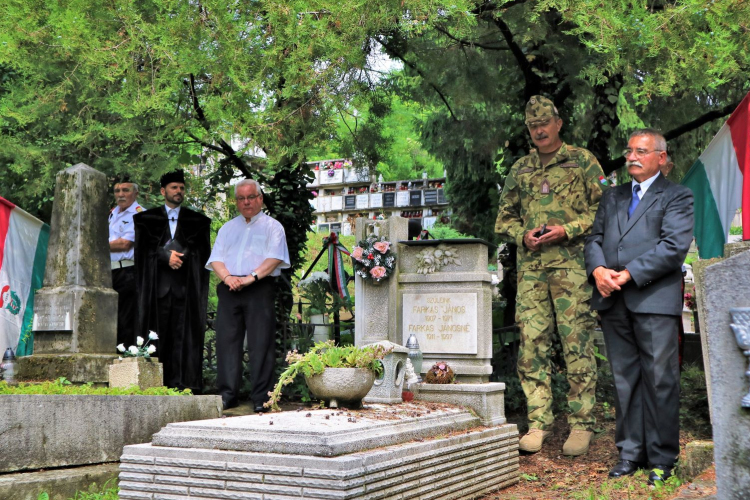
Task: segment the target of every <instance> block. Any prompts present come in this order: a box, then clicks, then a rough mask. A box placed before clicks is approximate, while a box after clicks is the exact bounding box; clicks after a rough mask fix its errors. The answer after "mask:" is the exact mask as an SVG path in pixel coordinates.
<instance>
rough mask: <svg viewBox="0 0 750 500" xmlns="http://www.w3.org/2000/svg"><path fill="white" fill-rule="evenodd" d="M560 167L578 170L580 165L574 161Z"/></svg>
mask: <svg viewBox="0 0 750 500" xmlns="http://www.w3.org/2000/svg"><path fill="white" fill-rule="evenodd" d="M558 167H560V168H576V167H578V163H576V162H574V161H567V162H565V163H561V164H559V165H558Z"/></svg>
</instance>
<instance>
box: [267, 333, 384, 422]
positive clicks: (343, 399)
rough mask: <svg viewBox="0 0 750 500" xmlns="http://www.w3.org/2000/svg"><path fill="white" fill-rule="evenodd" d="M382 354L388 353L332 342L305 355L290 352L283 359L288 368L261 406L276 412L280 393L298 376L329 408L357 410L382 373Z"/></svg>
mask: <svg viewBox="0 0 750 500" xmlns="http://www.w3.org/2000/svg"><path fill="white" fill-rule="evenodd" d="M386 354H388V350H387V349H385V348H384V347H383V346H381V345H371V346H364V347H355V346H343V347H340V346H335V345H333V341H328V342H319V343H317V344H315V346H313V347H312V348H311V349H310V350H309V351H308V352H306V353H305V354H299V353H297V351H293V352H290V353H288V354H287V356H286V360H287V362H288V363H289V366H288V367H287V369H286V370H284V372H283V373H282V374H281V375H280V376H279V381H278V382H277V383H276V387H274V390H273V392H272V393H271V394H270V396H271V399H269V401H268V402H266V403H265V405H264V406H266V407H267V408H272V409H274V410H279V406H278V403H279V400H280V398H281V391H282V389H283V388H284V386H285V385H288V384H291V383H292V381H293V380H294V379H295V378H296V377H297V375H299V374H302V375H304V377H305V381H306V382H307V385H308V388H309V389H310V391H311V392H312V393H313V394H314V395H315V396H317V397H318V398H320V399H323V400H325V401H327V402H328V403H329V405H330V406H331V407H334V408H335V407H339V406H347V407H349V408H354V407H360V406H361V405H362V398H363V397H365V395H367V393H368V392H369V390H370V389H371V388H372V385H373V383H374V382H375V379H376V378H377V377H378V376H380V375H381V374H382V373H383V365H382V363H381V362H380V360H382V359H383V358H384V357H385V355H386Z"/></svg>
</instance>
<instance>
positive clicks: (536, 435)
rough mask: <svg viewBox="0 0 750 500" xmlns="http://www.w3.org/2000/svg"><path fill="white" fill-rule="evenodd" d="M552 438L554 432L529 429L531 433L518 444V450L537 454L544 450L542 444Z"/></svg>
mask: <svg viewBox="0 0 750 500" xmlns="http://www.w3.org/2000/svg"><path fill="white" fill-rule="evenodd" d="M550 436H552V431H543V430H542V429H534V428H532V429H529V432H528V433H527V434H526V435H525V436H524V437H522V438H521V440H520V441H519V442H518V449H519V450H521V451H525V452H527V453H536V452H537V451H539V450H541V449H542V443H543V442H544V440H545V439H547V438H548V437H550Z"/></svg>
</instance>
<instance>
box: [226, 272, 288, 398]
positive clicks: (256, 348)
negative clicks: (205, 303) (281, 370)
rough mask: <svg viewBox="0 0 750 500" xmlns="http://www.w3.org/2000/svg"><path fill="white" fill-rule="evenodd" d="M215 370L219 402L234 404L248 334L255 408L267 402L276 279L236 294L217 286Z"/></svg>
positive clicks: (273, 357) (273, 347)
mask: <svg viewBox="0 0 750 500" xmlns="http://www.w3.org/2000/svg"><path fill="white" fill-rule="evenodd" d="M216 294H217V295H218V298H219V304H218V306H217V308H216V371H217V374H216V375H217V380H216V383H217V386H218V389H219V393H220V394H221V399H222V400H223V401H226V402H227V403H236V402H237V400H238V397H239V392H240V387H241V383H242V347H243V340H244V339H245V335H247V347H248V350H249V351H250V380H252V383H253V390H252V394H251V395H250V399H252V401H253V404H254V405H259V404H263V403H265V402H266V401H268V392H269V391H270V390H271V389H272V388H273V383H274V378H273V369H274V363H275V361H276V343H275V338H276V309H275V303H276V279H275V278H273V277H266V278H264V279H262V280H260V281H257V282H255V283H252V284H250V285H248V286H246V287H245V288H243V289H242V290H240V291H238V292H233V291H231V290H230V289H229V287H228V286H227V285H225V284H224V283H219V284H218V285H217V287H216Z"/></svg>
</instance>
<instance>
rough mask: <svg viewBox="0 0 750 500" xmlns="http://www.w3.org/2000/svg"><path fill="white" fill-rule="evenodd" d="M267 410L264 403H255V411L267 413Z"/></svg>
mask: <svg viewBox="0 0 750 500" xmlns="http://www.w3.org/2000/svg"><path fill="white" fill-rule="evenodd" d="M267 411H268V408H266V407H265V406H263V405H262V404H259V405H255V413H265V412H267Z"/></svg>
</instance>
